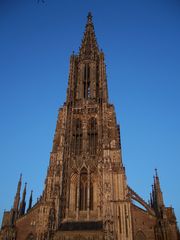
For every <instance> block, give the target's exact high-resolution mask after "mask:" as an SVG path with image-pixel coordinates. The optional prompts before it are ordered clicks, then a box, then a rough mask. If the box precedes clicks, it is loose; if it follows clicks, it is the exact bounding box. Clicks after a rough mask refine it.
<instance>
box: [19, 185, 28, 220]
mask: <svg viewBox="0 0 180 240" xmlns="http://www.w3.org/2000/svg"><path fill="white" fill-rule="evenodd" d="M26 186H27V183H25V186H24V191H23V196H22V201H21V204H20V208H19V216H22V215H24V213H25V209H26Z"/></svg>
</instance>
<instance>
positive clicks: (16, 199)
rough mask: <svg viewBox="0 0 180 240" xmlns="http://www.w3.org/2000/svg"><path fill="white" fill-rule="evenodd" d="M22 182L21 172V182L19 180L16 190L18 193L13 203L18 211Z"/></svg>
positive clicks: (14, 208)
mask: <svg viewBox="0 0 180 240" xmlns="http://www.w3.org/2000/svg"><path fill="white" fill-rule="evenodd" d="M21 184H22V174H20V178H19V182H18V185H17V191H16V195H15V198H14V204H13V210H14V211H16V212H17V211H18V208H19V201H20V193H21Z"/></svg>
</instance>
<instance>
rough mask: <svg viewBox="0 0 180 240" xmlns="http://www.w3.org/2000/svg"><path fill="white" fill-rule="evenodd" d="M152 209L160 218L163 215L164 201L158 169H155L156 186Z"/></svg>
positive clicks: (152, 197) (154, 185)
mask: <svg viewBox="0 0 180 240" xmlns="http://www.w3.org/2000/svg"><path fill="white" fill-rule="evenodd" d="M151 207H152V208H153V209H154V210H155V212H156V214H157V215H158V216H161V215H162V209H163V208H164V200H163V194H162V191H161V187H160V181H159V176H158V173H157V169H155V176H154V184H153V185H152V193H151Z"/></svg>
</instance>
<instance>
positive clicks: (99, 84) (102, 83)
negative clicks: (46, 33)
mask: <svg viewBox="0 0 180 240" xmlns="http://www.w3.org/2000/svg"><path fill="white" fill-rule="evenodd" d="M79 101H83V102H92V101H93V102H96V103H102V102H108V89H107V80H106V65H105V63H104V53H103V52H102V51H100V50H99V48H98V44H97V41H96V36H95V31H94V25H93V22H92V15H91V13H89V14H88V16H87V23H86V27H85V32H84V36H83V39H82V43H81V47H80V49H79V53H78V54H77V55H75V54H74V53H73V54H72V56H71V59H70V74H69V83H68V89H67V102H68V103H70V104H71V105H73V106H75V105H76V103H78V104H79Z"/></svg>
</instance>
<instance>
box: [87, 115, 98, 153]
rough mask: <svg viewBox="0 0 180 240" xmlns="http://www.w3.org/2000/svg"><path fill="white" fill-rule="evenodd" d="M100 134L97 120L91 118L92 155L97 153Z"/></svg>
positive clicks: (90, 143)
mask: <svg viewBox="0 0 180 240" xmlns="http://www.w3.org/2000/svg"><path fill="white" fill-rule="evenodd" d="M97 144H98V134H97V121H96V118H91V119H90V120H89V122H88V150H89V154H90V155H95V154H96V152H97Z"/></svg>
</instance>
